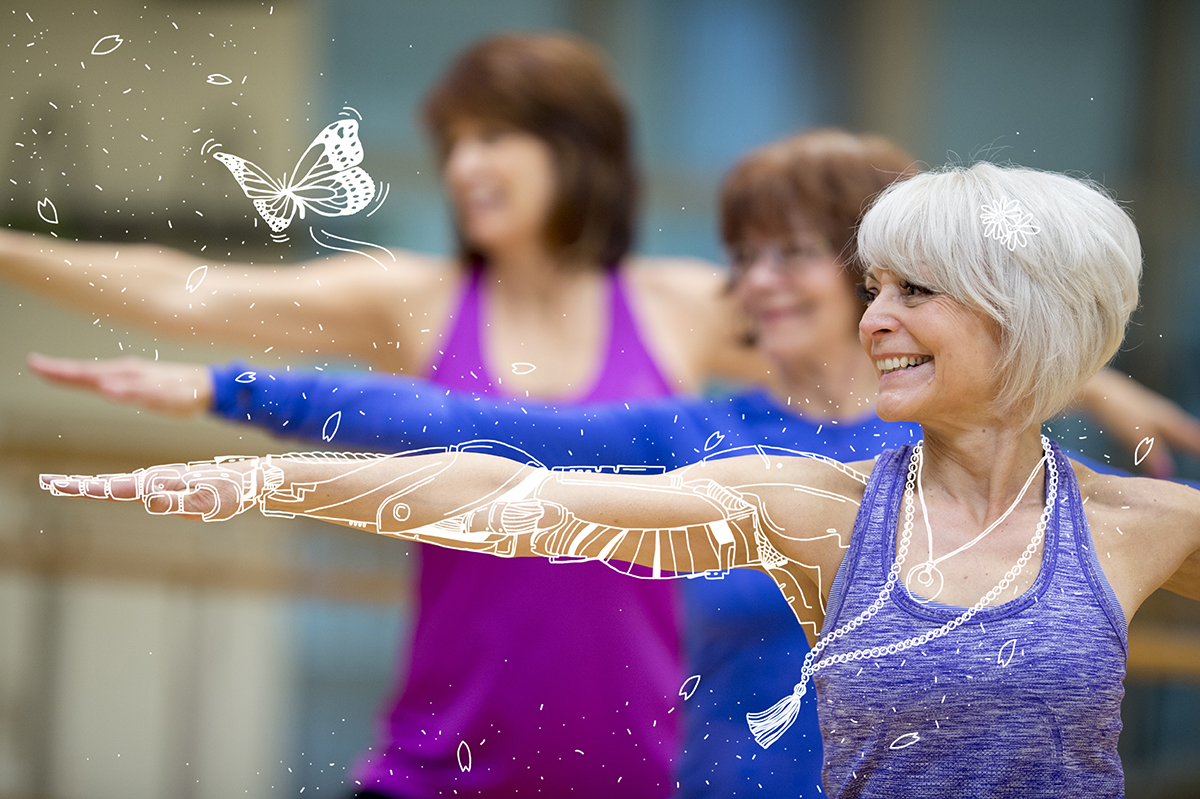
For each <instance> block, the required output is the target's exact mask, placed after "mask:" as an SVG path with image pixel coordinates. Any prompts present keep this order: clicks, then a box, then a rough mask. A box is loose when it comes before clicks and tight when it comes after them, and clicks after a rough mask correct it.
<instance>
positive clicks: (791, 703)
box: [746, 680, 808, 749]
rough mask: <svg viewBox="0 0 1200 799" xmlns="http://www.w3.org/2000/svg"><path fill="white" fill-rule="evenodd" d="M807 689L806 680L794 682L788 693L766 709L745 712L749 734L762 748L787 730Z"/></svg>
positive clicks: (794, 719) (793, 721) (797, 714)
mask: <svg viewBox="0 0 1200 799" xmlns="http://www.w3.org/2000/svg"><path fill="white" fill-rule="evenodd" d="M807 690H808V681H807V680H805V681H804V682H798V683H796V687H795V689H793V690H792V692H791V693H790V694H788V695H787V696H785V697H784V698H783V699H780V700H779V701H778V702H776V703H775V704H773V705H771V707H769V708H767V709H766V710H762V711H759V712H758V713H747V714H746V723H747V724H749V725H750V734H751V735H753V736H754V740H755V741H757V742H758V745H759V746H761V747H762V748H763V749H766V748H768V747H769V746H770V745H771V744H773V743H775V742H776V741H778V740H779V737H780V736H781V735H783V734H784V733H785V732H787V731H788V728H789V727H791V726H792V724H794V723H795V721H796V717H797V716H799V715H800V702H801V700H802V699H803V698H804V694H805V693H806V692H807Z"/></svg>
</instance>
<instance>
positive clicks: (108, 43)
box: [92, 33, 125, 55]
mask: <svg viewBox="0 0 1200 799" xmlns="http://www.w3.org/2000/svg"><path fill="white" fill-rule="evenodd" d="M123 44H125V40H124V39H122V38H121V37H120V36H118V35H117V34H115V33H113V34H111V35H109V36H105V37H104V38H103V39H100V40H99V41H97V42H96V43H95V44H93V45H92V55H108V54H109V53H111V52H112V51H113V50H116V49H117V48H118V47H120V46H121V45H123Z"/></svg>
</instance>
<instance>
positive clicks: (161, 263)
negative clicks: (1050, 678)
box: [0, 230, 204, 329]
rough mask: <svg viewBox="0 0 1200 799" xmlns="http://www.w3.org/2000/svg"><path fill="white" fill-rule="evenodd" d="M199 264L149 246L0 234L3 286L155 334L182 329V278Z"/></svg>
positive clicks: (186, 298)
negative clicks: (151, 328)
mask: <svg viewBox="0 0 1200 799" xmlns="http://www.w3.org/2000/svg"><path fill="white" fill-rule="evenodd" d="M203 263H204V262H203V261H200V260H198V259H195V258H192V257H191V256H188V255H186V254H184V253H181V252H178V251H175V250H170V249H167V248H161V247H156V246H153V245H146V244H119V245H116V244H102V243H92V242H88V243H80V242H69V241H63V240H60V239H53V238H49V237H46V236H35V235H32V234H27V233H19V232H15V231H10V230H0V276H3V278H4V279H5V280H7V281H8V282H10V283H13V284H14V285H17V286H20V287H21V288H24V289H26V290H28V291H31V292H34V293H36V294H39V295H41V296H43V297H46V298H48V299H50V300H53V301H56V302H61V303H65V304H67V305H71V306H73V307H75V308H78V309H81V310H85V311H87V312H89V313H96V314H107V315H110V316H112V317H114V318H119V319H122V320H125V321H128V322H132V323H134V324H141V325H145V326H151V325H155V324H157V327H158V329H173V328H182V327H184V326H185V325H186V320H184V321H179V320H178V317H177V316H176V313H177V312H178V311H179V310H181V309H186V308H187V305H188V304H189V300H190V299H191V295H190V294H189V292H188V289H187V285H186V284H187V280H188V276H189V274H190V273H191V271H192V270H193V269H195V268H197V267H199V266H201V265H202V264H203ZM176 295H178V296H176ZM197 301H199V300H198V298H197Z"/></svg>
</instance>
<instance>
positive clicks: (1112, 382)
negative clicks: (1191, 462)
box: [1078, 369, 1200, 478]
mask: <svg viewBox="0 0 1200 799" xmlns="http://www.w3.org/2000/svg"><path fill="white" fill-rule="evenodd" d="M1078 404H1079V406H1080V407H1081V408H1082V409H1083V410H1085V411H1087V413H1088V414H1090V415H1091V416H1093V417H1095V418H1096V419H1097V420H1099V421H1100V422H1101V424H1103V425H1104V429H1105V430H1107V431H1108V432H1110V433H1112V434H1113V435H1114V436H1115V437H1116V438H1117V440H1118V441H1120V442H1121V443H1122V444H1123V445H1124V446H1125V447H1126V448H1127V449H1128V450H1129V451H1130V452H1132V453H1134V461H1133V463H1132V464H1124V465H1123V466H1122V468H1127V469H1131V470H1132V469H1136V470H1139V471H1142V472H1144V473H1146V474H1148V475H1150V476H1151V477H1161V478H1169V477H1173V476H1174V474H1175V464H1174V462H1173V461H1172V459H1171V451H1172V449H1178V450H1181V451H1183V452H1186V453H1188V454H1190V455H1193V456H1200V420H1197V419H1196V418H1195V417H1194V416H1192V415H1191V414H1189V413H1188V412H1187V411H1185V410H1184V409H1183V408H1180V407H1179V406H1178V405H1177V404H1175V403H1174V402H1172V401H1171V400H1169V399H1167V398H1166V397H1164V396H1162V395H1161V394H1158V393H1156V392H1154V391H1151V390H1150V389H1148V388H1146V387H1145V386H1143V385H1142V384H1141V383H1139V382H1137V381H1136V380H1134V379H1133V378H1131V377H1128V376H1127V375H1123V374H1121V373H1120V372H1118V371H1116V370H1115V369H1102V370H1100V372H1099V373H1097V374H1096V375H1095V376H1094V377H1093V378H1092V379H1091V380H1089V381H1088V383H1087V384H1086V385H1085V386H1084V388H1083V391H1082V392H1080V395H1079V401H1078Z"/></svg>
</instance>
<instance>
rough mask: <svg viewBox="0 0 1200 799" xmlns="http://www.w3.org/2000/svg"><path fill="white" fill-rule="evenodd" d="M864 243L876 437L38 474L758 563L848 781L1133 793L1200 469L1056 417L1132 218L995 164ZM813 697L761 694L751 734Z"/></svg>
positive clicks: (212, 514)
mask: <svg viewBox="0 0 1200 799" xmlns="http://www.w3.org/2000/svg"><path fill="white" fill-rule="evenodd" d="M859 252H860V257H861V260H862V262H863V267H864V285H863V293H864V296H865V298H866V299H867V300H868V301H869V306H868V308H867V311H866V313H865V314H864V316H863V319H862V322H861V324H860V328H859V329H860V336H861V339H862V343H863V346H864V348H865V349H866V351H867V353H868V355H869V356H870V357H871V358H872V359H873V360H874V361H875V363H876V366H877V368H878V371H879V373H880V385H879V398H878V402H877V408H878V411H879V414H880V416H882V417H883V418H884V419H888V420H911V421H916V422H919V423H920V424H921V425H922V428H923V431H924V441H923V443H922V444H920V445H919V446H917V447H915V448H908V447H906V448H902V449H899V450H891V451H889V452H887V453H885V454H884V455H881V456H880V457H879V458H877V459H876V460H875V461H864V462H860V463H855V464H849V465H842V464H837V463H834V462H830V461H827V460H824V459H820V458H802V457H801V458H785V457H778V456H772V455H769V454H767V453H764V454H762V455H761V456H753V457H750V458H737V459H728V460H718V461H710V462H705V463H701V464H697V465H695V466H691V467H687V468H685V469H680V470H678V471H675V472H672V473H669V474H667V475H662V476H648V477H628V476H624V475H597V474H588V475H578V474H568V473H559V472H545V471H539V470H534V469H530V468H529V467H521V466H517V465H514V464H513V463H512V462H509V461H504V460H499V459H494V458H489V457H486V456H479V455H472V454H467V453H458V452H447V453H441V454H433V455H425V456H420V457H412V458H405V457H394V456H392V457H384V456H337V455H307V456H304V455H292V456H274V457H268V458H253V459H244V460H237V461H226V462H220V463H208V464H192V465H187V466H183V465H174V466H168V467H155V468H153V469H149V470H143V471H139V472H137V473H134V474H131V475H109V476H102V477H99V478H89V477H62V476H54V475H48V476H45V477H43V484H44V485H45V486H46V487H47V488H50V489H51V490H53V491H55V492H56V493H61V494H70V495H82V496H91V497H97V498H112V499H140V500H142V501H144V502H145V504H146V506H147V508H148V509H149V510H150V511H151V512H156V513H179V514H183V515H193V516H200V517H202V518H204V519H206V520H213V521H215V520H219V519H223V518H228V517H229V516H231V515H233V514H235V513H237V512H240V511H242V510H245V509H247V508H249V507H251V506H253V505H254V504H258V505H259V506H260V507H261V508H262V509H263V510H264V512H267V513H274V514H283V515H293V514H295V515H300V514H303V515H308V516H313V517H317V518H322V519H328V520H331V521H337V522H341V523H343V524H348V525H351V526H356V527H361V528H365V529H368V530H373V531H375V532H379V533H384V534H393V535H401V536H405V537H411V538H417V539H419V540H423V541H429V542H433V543H439V544H444V545H447V546H453V547H458V548H463V549H472V550H477V551H484V552H490V553H492V554H497V555H504V556H515V555H541V556H551V557H561V558H568V559H580V558H596V559H602V560H604V561H606V562H608V563H610V565H613V566H614V568H619V569H624V568H625V567H624V566H623V565H622V564H625V563H638V564H642V565H643V566H647V567H649V568H650V569H651V570H652V572H653V573H654V574H659V575H662V576H669V575H671V574H678V573H693V572H703V571H713V570H723V569H727V568H730V567H755V568H760V569H763V570H765V571H767V572H768V573H769V574H771V575H772V577H774V578H775V579H776V581H777V582H778V583H779V585H780V587H781V589H782V590H783V591H784V593H785V594H786V595H788V596H789V598H791V599H792V600H793V607H796V608H798V609H799V608H803V607H806V606H807V607H808V608H809V609H810V612H811V614H812V615H813V616H814V617H816V618H819V619H821V620H822V621H823V629H822V634H821V637H820V639H819V641H818V643H817V645H816V647H814V649H813V652H812V654H811V655H810V656H809V657H808V658H806V659H805V661H804V663H803V664H797V676H798V678H799V682H798V684H797V687H796V694H800V693H802V692H803V691H805V690H807V685H808V683H809V679H810V678H812V680H813V681H814V682H815V685H816V689H817V691H818V697H819V700H820V701H819V708H820V711H819V712H820V718H821V727H822V737H823V741H824V746H825V787H826V790H827V791H828V792H829V793H830V794H831V795H833V796H858V795H868V796H895V795H921V796H926V795H939V796H949V795H958V796H972V797H974V796H980V795H1005V796H1007V795H1017V794H1018V792H1019V793H1020V795H1022V796H1055V797H1062V796H1080V797H1096V796H1118V795H1120V794H1122V793H1123V778H1122V774H1121V766H1120V760H1119V758H1118V756H1117V736H1118V733H1119V730H1120V715H1119V712H1120V701H1121V696H1122V693H1123V690H1122V687H1121V679H1122V677H1123V676H1124V664H1125V656H1126V638H1125V631H1126V624H1127V623H1128V621H1129V619H1130V618H1132V616H1133V614H1134V612H1135V611H1136V610H1137V608H1138V606H1139V605H1140V604H1141V602H1142V600H1143V599H1144V598H1145V597H1146V596H1148V595H1149V594H1150V593H1151V592H1152V591H1153V590H1154V589H1156V588H1158V587H1160V586H1162V587H1166V588H1169V589H1171V590H1174V591H1177V592H1179V593H1183V594H1185V595H1187V596H1192V597H1196V596H1197V595H1200V554H1198V553H1200V494H1197V493H1196V492H1195V491H1193V490H1192V489H1190V488H1186V487H1183V486H1179V485H1176V484H1173V483H1166V482H1162V481H1153V480H1147V479H1141V478H1115V477H1110V476H1104V475H1098V474H1096V473H1094V472H1092V471H1091V470H1089V469H1087V468H1086V467H1084V466H1081V465H1079V464H1077V463H1074V462H1072V461H1070V460H1068V459H1067V458H1066V457H1065V456H1064V455H1063V454H1062V453H1061V452H1060V451H1059V450H1058V448H1057V446H1056V445H1054V444H1053V443H1052V442H1049V441H1047V440H1045V439H1043V438H1042V437H1041V435H1040V422H1041V421H1042V420H1044V419H1046V418H1048V417H1049V416H1051V415H1053V414H1054V413H1056V412H1057V411H1059V410H1060V409H1061V408H1062V407H1063V406H1064V405H1065V404H1066V403H1067V402H1069V401H1070V399H1071V398H1072V397H1073V396H1074V395H1075V393H1076V392H1077V391H1078V389H1079V387H1080V385H1081V384H1082V382H1083V381H1085V380H1086V379H1087V378H1088V377H1089V376H1090V375H1092V374H1093V373H1095V372H1096V371H1097V370H1098V369H1099V368H1100V367H1101V366H1103V365H1104V363H1106V362H1107V360H1108V359H1109V358H1111V357H1112V355H1113V353H1114V352H1115V351H1116V349H1117V347H1118V345H1119V344H1120V341H1121V338H1122V335H1123V331H1124V327H1125V324H1126V322H1127V320H1128V318H1129V314H1130V313H1131V312H1132V310H1133V308H1134V307H1135V306H1136V304H1137V280H1138V276H1139V273H1140V269H1141V252H1140V248H1139V244H1138V238H1137V233H1136V230H1135V229H1134V227H1133V224H1132V222H1130V220H1129V218H1128V217H1127V216H1126V215H1125V213H1124V212H1123V211H1122V210H1121V208H1120V207H1119V206H1117V205H1116V203H1114V202H1113V201H1112V200H1111V199H1109V198H1108V197H1107V196H1106V195H1105V194H1104V193H1103V192H1102V191H1100V190H1098V189H1097V188H1095V187H1093V186H1091V185H1088V184H1086V183H1084V182H1081V181H1078V180H1075V179H1072V178H1068V177H1065V176H1062V175H1056V174H1052V173H1043V172H1036V171H1033V170H1026V169H1020V168H1002V167H996V166H993V165H989V164H978V165H976V166H974V167H971V168H970V169H963V168H956V169H948V170H945V171H942V172H938V173H933V174H926V175H921V176H918V177H916V178H913V179H911V180H909V181H906V182H903V183H900V184H896V185H895V186H893V187H891V188H889V189H888V190H887V191H886V192H885V193H884V194H883V195H882V197H881V199H880V200H879V201H878V202H877V203H876V204H875V206H874V207H873V208H872V209H871V211H869V212H868V213H867V215H866V217H865V219H864V221H863V223H862V226H861V229H860V233H859ZM1085 503H1086V504H1085ZM564 568H567V567H564ZM583 689H585V688H584V687H582V686H581V690H583ZM796 704H797V703H796V701H795V695H793V696H792V697H788V698H785V699H784V700H782V701H781V702H779V703H778V704H777V705H776V706H775V707H773V708H771V709H769V710H768V711H766V712H763V713H758V714H751V725H752V728H753V729H754V730H755V734H756V737H758V738H759V740H760V742H762V743H764V744H769V743H771V742H772V741H773V740H775V738H776V737H778V735H780V734H782V733H783V731H784V730H786V727H787V725H788V724H789V723H790V720H791V718H792V717H793V713H794V708H795V706H796Z"/></svg>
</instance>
